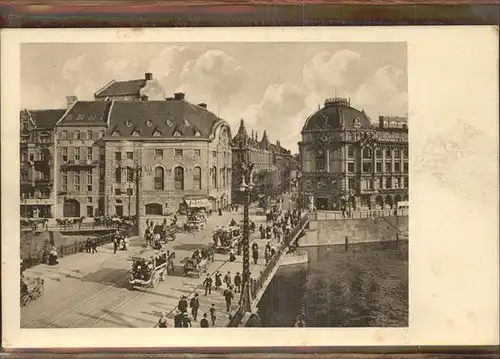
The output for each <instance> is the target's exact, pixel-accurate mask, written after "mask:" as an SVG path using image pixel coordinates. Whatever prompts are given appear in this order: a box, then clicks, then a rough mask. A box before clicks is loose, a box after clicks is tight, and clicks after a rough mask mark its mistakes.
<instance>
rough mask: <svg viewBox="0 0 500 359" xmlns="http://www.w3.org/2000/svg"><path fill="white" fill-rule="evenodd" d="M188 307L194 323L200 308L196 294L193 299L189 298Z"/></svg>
mask: <svg viewBox="0 0 500 359" xmlns="http://www.w3.org/2000/svg"><path fill="white" fill-rule="evenodd" d="M189 306H190V307H191V315H192V316H193V320H194V321H195V322H196V321H197V318H198V309H199V308H200V300H199V299H198V293H195V294H194V297H193V298H191V301H190V302H189Z"/></svg>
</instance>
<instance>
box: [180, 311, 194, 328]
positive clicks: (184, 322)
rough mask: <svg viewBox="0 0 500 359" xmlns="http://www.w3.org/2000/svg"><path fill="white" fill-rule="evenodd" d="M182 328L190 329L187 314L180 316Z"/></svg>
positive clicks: (189, 320)
mask: <svg viewBox="0 0 500 359" xmlns="http://www.w3.org/2000/svg"><path fill="white" fill-rule="evenodd" d="M182 327H183V328H190V327H192V324H191V319H189V316H188V314H187V313H183V314H182Z"/></svg>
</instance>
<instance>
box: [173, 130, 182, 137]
mask: <svg viewBox="0 0 500 359" xmlns="http://www.w3.org/2000/svg"><path fill="white" fill-rule="evenodd" d="M180 136H182V133H180V132H179V131H175V132H174V137H180Z"/></svg>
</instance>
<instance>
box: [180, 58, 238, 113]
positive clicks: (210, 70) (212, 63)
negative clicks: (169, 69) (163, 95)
mask: <svg viewBox="0 0 500 359" xmlns="http://www.w3.org/2000/svg"><path fill="white" fill-rule="evenodd" d="M243 73H244V70H243V67H242V66H241V65H240V64H239V63H238V61H236V60H235V59H234V58H232V57H231V56H229V55H227V54H226V53H225V52H223V51H220V50H208V51H206V52H204V53H203V54H201V55H200V56H198V57H197V58H196V59H193V60H190V61H188V62H187V63H186V64H185V65H184V67H183V69H182V72H181V75H180V80H181V85H180V87H179V91H182V92H185V93H186V94H187V95H188V97H189V98H188V100H189V99H192V100H193V102H201V101H203V102H208V103H209V104H210V103H213V104H214V105H220V106H224V105H227V104H228V103H229V102H230V99H231V97H232V96H233V95H234V94H236V93H237V92H239V91H240V89H241V88H242V85H243Z"/></svg>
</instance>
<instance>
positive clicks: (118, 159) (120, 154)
mask: <svg viewBox="0 0 500 359" xmlns="http://www.w3.org/2000/svg"><path fill="white" fill-rule="evenodd" d="M115 160H117V161H121V160H122V153H121V152H115Z"/></svg>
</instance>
